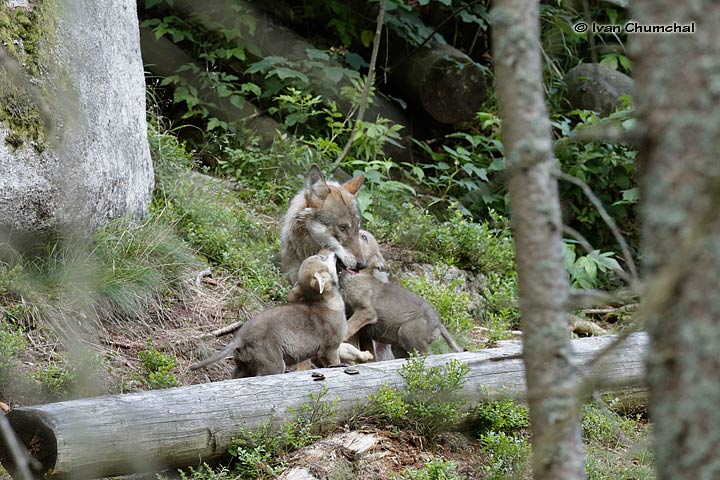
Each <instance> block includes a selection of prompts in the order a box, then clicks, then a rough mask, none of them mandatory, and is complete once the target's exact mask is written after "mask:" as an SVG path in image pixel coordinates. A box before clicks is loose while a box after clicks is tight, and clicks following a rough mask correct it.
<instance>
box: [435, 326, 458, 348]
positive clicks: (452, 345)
mask: <svg viewBox="0 0 720 480" xmlns="http://www.w3.org/2000/svg"><path fill="white" fill-rule="evenodd" d="M440 335H442V337H443V338H444V339H445V341H446V342H447V344H448V347H450V348H451V349H452V350H453V351H455V352H462V351H463V349H462V347H461V346H460V345H458V344H457V342H456V341H455V339H454V338H453V337H452V335H450V332H448V330H447V328H445V325H443V324H442V323H441V324H440Z"/></svg>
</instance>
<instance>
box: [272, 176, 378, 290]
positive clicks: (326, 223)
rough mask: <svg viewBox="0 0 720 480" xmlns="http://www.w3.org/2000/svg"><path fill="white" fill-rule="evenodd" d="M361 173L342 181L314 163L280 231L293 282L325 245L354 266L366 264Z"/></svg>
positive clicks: (284, 259)
mask: <svg viewBox="0 0 720 480" xmlns="http://www.w3.org/2000/svg"><path fill="white" fill-rule="evenodd" d="M364 178H365V177H364V176H363V175H362V174H360V175H358V176H356V177H354V178H352V179H350V180H348V181H347V182H345V183H343V184H339V183H337V182H332V181H328V180H326V179H325V177H324V176H323V174H322V172H321V171H320V169H319V168H318V167H317V166H316V165H313V166H312V167H311V168H310V170H309V171H308V174H307V178H306V185H305V188H303V189H302V190H300V191H299V192H298V194H297V195H295V197H294V198H293V199H292V201H291V202H290V206H289V207H288V211H287V213H286V214H285V217H283V221H282V230H281V232H280V262H281V264H282V270H283V272H284V273H285V274H286V275H287V277H288V279H289V280H290V283H293V284H294V283H295V282H296V281H297V272H298V268H299V266H300V264H301V263H302V261H303V260H304V259H305V258H307V257H309V256H310V255H314V254H315V253H317V251H318V250H320V249H321V248H324V247H328V248H330V249H331V250H332V251H334V252H335V254H336V255H337V256H338V258H339V259H340V261H342V263H343V264H344V265H345V266H346V267H347V268H351V269H355V268H358V269H362V268H364V267H365V259H364V258H363V257H362V253H361V250H360V245H359V241H358V231H359V229H360V220H361V218H360V210H359V208H358V203H357V198H356V196H355V195H356V194H357V192H358V190H359V189H360V187H361V186H362V182H363V180H364Z"/></svg>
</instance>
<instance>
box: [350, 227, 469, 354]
mask: <svg viewBox="0 0 720 480" xmlns="http://www.w3.org/2000/svg"><path fill="white" fill-rule="evenodd" d="M360 240H361V245H362V246H363V248H364V249H365V254H366V257H367V258H368V259H369V260H368V266H367V268H366V269H365V270H363V271H361V272H359V273H357V274H354V275H353V274H345V275H343V276H342V277H341V289H342V290H343V292H344V299H345V302H346V304H347V305H348V306H349V307H350V308H351V309H352V310H353V314H352V316H351V317H350V318H349V319H348V329H347V332H346V334H345V340H346V341H347V340H348V339H349V338H350V337H352V336H353V335H355V333H357V332H359V335H360V345H366V344H367V342H366V340H367V339H372V340H374V341H376V342H381V343H387V344H391V345H392V351H393V355H394V356H395V358H407V357H408V356H409V354H410V353H411V352H413V351H414V350H417V351H418V352H419V353H421V354H425V353H427V352H428V351H429V350H430V345H431V344H432V343H433V342H434V341H435V340H437V338H438V337H439V336H441V335H442V337H443V338H444V339H445V341H446V342H447V344H448V346H449V347H450V348H451V349H452V350H454V351H456V352H461V351H462V348H461V347H460V346H459V345H458V344H457V342H455V339H454V338H453V337H452V336H451V335H450V333H449V332H448V331H447V328H445V326H444V325H443V324H442V322H441V321H440V315H438V313H437V312H436V311H435V309H434V308H433V307H432V306H430V304H429V303H427V302H426V301H425V300H423V299H422V298H420V297H418V296H417V295H415V294H414V293H412V292H410V291H408V290H405V289H404V288H402V287H400V286H399V285H395V284H392V283H389V282H387V275H386V274H385V272H384V271H383V270H384V269H385V259H384V258H383V256H382V254H381V253H380V247H379V246H378V243H377V240H376V239H375V237H374V236H373V235H372V234H371V233H370V232H367V231H365V230H360ZM364 340H365V341H364Z"/></svg>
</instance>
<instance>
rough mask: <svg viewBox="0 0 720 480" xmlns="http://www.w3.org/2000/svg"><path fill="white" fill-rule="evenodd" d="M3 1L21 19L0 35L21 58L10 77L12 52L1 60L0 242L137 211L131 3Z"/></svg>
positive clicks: (144, 183) (137, 71)
mask: <svg viewBox="0 0 720 480" xmlns="http://www.w3.org/2000/svg"><path fill="white" fill-rule="evenodd" d="M11 3H12V4H13V6H9V5H1V6H0V12H2V13H3V15H9V16H10V18H16V16H17V15H20V16H23V17H24V18H25V19H26V21H27V22H28V24H29V26H28V27H27V29H26V30H25V31H22V32H21V31H20V30H18V31H17V32H14V30H13V29H12V28H7V29H3V31H2V35H8V36H9V37H10V38H0V43H1V44H3V45H8V46H13V49H12V51H11V49H10V48H8V53H9V54H11V56H13V57H15V58H16V59H17V60H18V61H17V62H16V63H17V64H18V65H22V67H21V68H20V70H19V71H16V72H15V73H13V74H11V75H12V76H11V77H9V78H8V76H7V75H6V72H7V71H8V68H9V65H11V64H13V60H11V59H7V58H6V59H0V106H1V107H2V108H1V109H0V110H2V112H1V113H0V171H2V172H3V174H2V176H1V177H0V192H2V195H0V242H5V241H7V240H6V237H7V238H10V239H12V240H14V239H16V238H18V232H20V233H22V232H30V235H36V234H37V233H38V232H48V231H58V230H60V231H62V233H63V234H68V233H69V231H68V230H67V229H66V228H67V227H70V228H72V233H76V232H77V231H80V232H86V231H87V230H91V229H93V228H96V227H98V226H100V225H104V224H105V223H107V222H108V221H110V220H112V219H115V218H118V217H121V216H125V215H134V216H140V215H142V214H144V213H145V211H146V209H147V206H148V204H149V202H150V197H151V193H152V186H153V169H152V162H151V159H150V150H149V147H148V143H147V124H146V120H145V115H146V112H145V79H144V76H143V67H142V61H141V58H140V46H139V35H138V21H137V14H136V10H135V2H134V1H133V0H112V1H107V2H95V1H89V0H56V1H44V2H35V1H29V0H28V1H26V2H23V1H19V2H18V1H16V2H11ZM14 21H15V20H10V24H11V25H13V24H14V23H13V22H14ZM28 32H30V33H28ZM35 36H37V37H38V38H39V39H38V38H36V37H35ZM34 42H36V43H34ZM31 45H32V47H33V48H30V46H31ZM22 46H24V48H23V47H22ZM1 54H2V52H0V57H2V55H1ZM18 77H27V78H28V82H26V83H25V86H24V87H22V88H21V89H18V88H17V85H18V83H17V79H18ZM28 85H33V87H28ZM36 85H37V87H35V86H36Z"/></svg>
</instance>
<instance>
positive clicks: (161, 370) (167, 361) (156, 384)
mask: <svg viewBox="0 0 720 480" xmlns="http://www.w3.org/2000/svg"><path fill="white" fill-rule="evenodd" d="M138 358H139V359H140V362H141V363H142V366H143V368H144V369H145V372H144V373H143V376H144V380H145V384H146V385H147V386H148V388H150V389H152V390H154V389H158V388H169V387H176V386H177V384H178V383H177V378H175V375H173V374H172V373H170V371H171V370H172V369H173V368H175V366H176V365H177V359H176V358H174V357H172V356H170V355H167V354H165V353H162V352H160V351H158V350H156V349H155V348H153V346H152V339H149V340H148V342H147V347H146V349H145V350H144V351H142V352H140V353H138Z"/></svg>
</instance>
